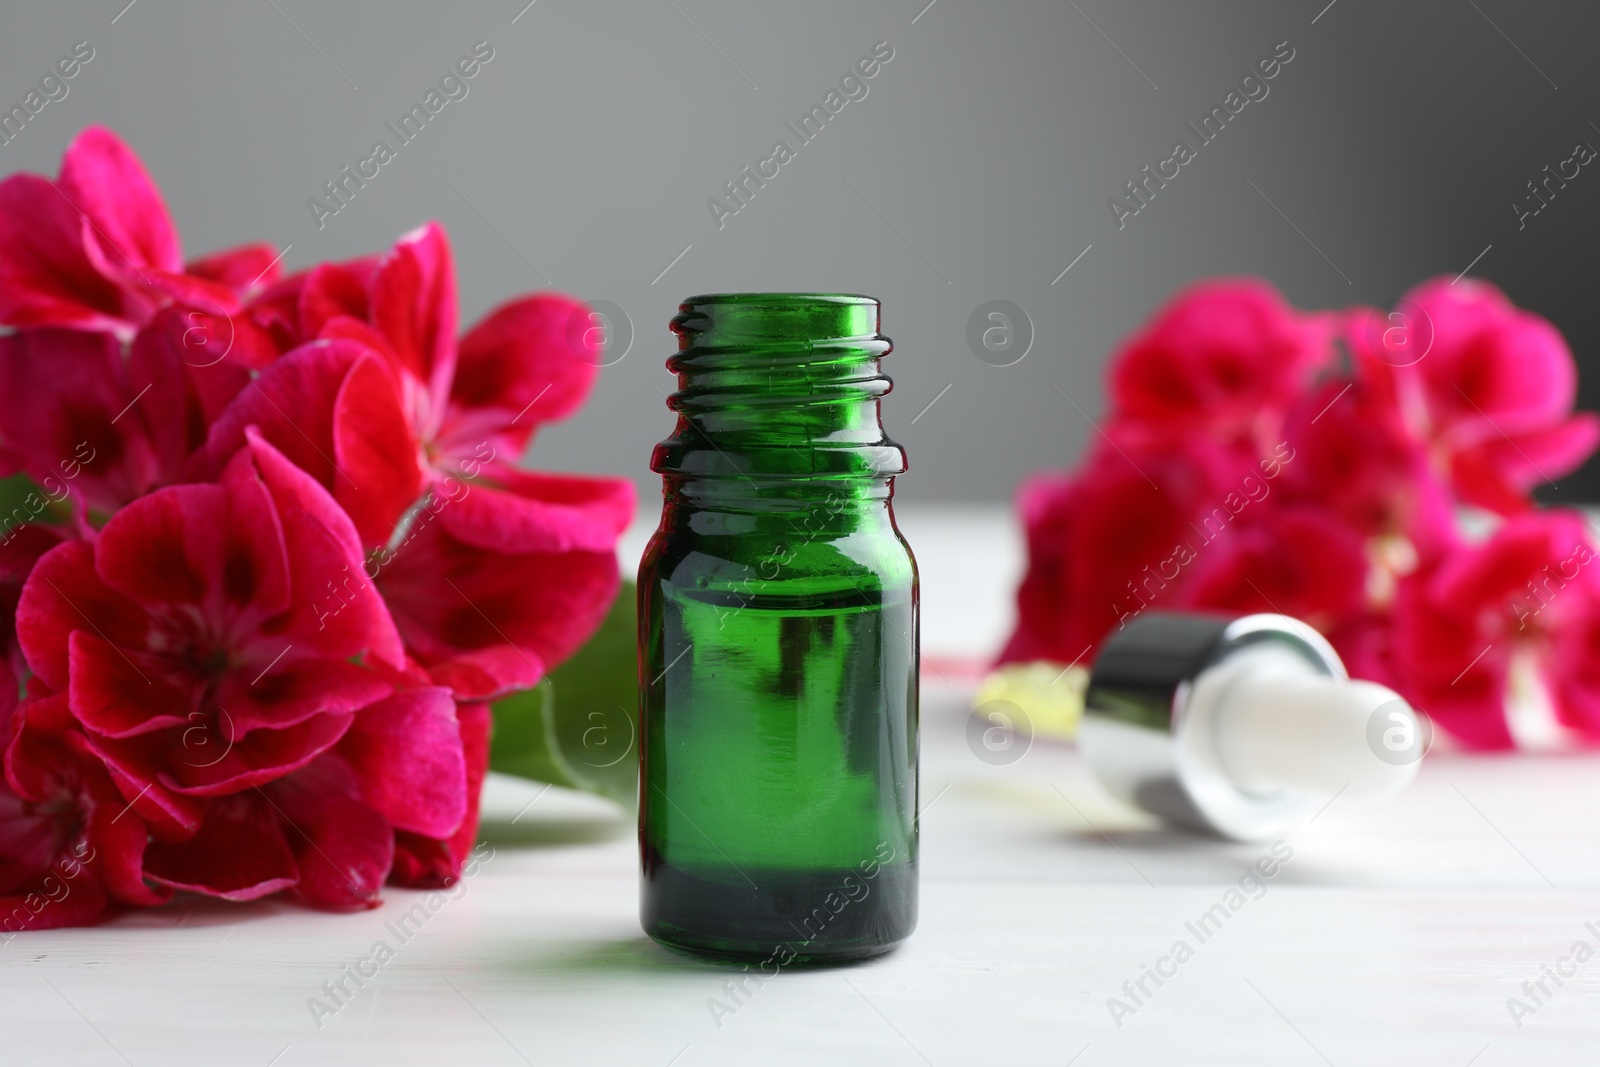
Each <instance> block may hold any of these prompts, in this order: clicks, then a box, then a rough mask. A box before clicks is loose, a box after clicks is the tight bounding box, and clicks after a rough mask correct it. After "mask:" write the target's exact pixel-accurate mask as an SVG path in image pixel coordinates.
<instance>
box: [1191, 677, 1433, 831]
mask: <svg viewBox="0 0 1600 1067" xmlns="http://www.w3.org/2000/svg"><path fill="white" fill-rule="evenodd" d="M1380 708H1383V709H1384V711H1383V713H1382V715H1381V716H1380V717H1379V719H1380V721H1379V723H1378V726H1377V727H1376V728H1374V727H1373V717H1374V713H1375V712H1377V711H1378V709H1380ZM1220 712H1221V713H1220V715H1219V717H1218V722H1217V732H1216V735H1215V739H1216V746H1217V752H1218V755H1219V756H1220V758H1221V761H1222V764H1223V766H1224V767H1225V768H1227V770H1228V773H1229V774H1230V775H1231V776H1232V777H1233V779H1234V781H1235V782H1236V783H1237V784H1238V785H1239V786H1240V787H1241V788H1243V789H1246V790H1249V791H1251V792H1260V793H1270V792H1273V791H1275V790H1278V789H1285V788H1287V789H1295V790H1300V791H1302V792H1308V793H1318V794H1322V795H1324V796H1330V797H1331V796H1333V795H1335V794H1339V795H1340V796H1342V797H1344V798H1347V799H1350V800H1357V801H1366V802H1377V801H1380V800H1385V799H1387V798H1389V797H1391V796H1393V795H1394V794H1395V793H1398V792H1399V791H1400V790H1401V789H1404V788H1405V786H1406V785H1407V784H1408V783H1409V782H1410V781H1411V779H1413V778H1414V777H1416V774H1417V765H1418V763H1420V759H1418V758H1411V759H1405V758H1401V759H1398V760H1396V759H1393V758H1385V756H1386V755H1390V754H1391V753H1393V752H1394V751H1395V750H1396V749H1401V750H1403V749H1404V748H1405V747H1406V746H1407V745H1409V744H1410V743H1411V739H1415V738H1417V737H1419V736H1420V731H1421V730H1422V728H1423V727H1422V724H1421V723H1419V722H1418V721H1417V715H1416V712H1415V711H1413V710H1412V708H1411V706H1410V705H1409V704H1407V703H1406V702H1405V700H1403V699H1402V698H1401V697H1400V695H1399V694H1397V693H1396V692H1395V691H1394V690H1392V689H1389V688H1386V687H1385V686H1381V685H1378V684H1377V683H1375V682H1346V681H1339V680H1338V679H1334V678H1318V677H1306V676H1304V675H1300V676H1298V677H1296V676H1293V675H1285V674H1276V673H1271V672H1263V673H1262V674H1261V675H1258V676H1252V677H1247V678H1243V679H1240V680H1239V681H1238V682H1237V683H1235V685H1234V686H1233V687H1232V688H1231V690H1230V692H1229V693H1228V700H1227V703H1226V704H1225V706H1223V707H1222V708H1221V709H1220ZM1385 747H1387V749H1388V750H1389V752H1383V751H1382V750H1383V749H1384V748H1385Z"/></svg>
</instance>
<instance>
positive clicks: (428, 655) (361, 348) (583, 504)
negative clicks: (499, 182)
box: [0, 128, 633, 931]
mask: <svg viewBox="0 0 1600 1067" xmlns="http://www.w3.org/2000/svg"><path fill="white" fill-rule="evenodd" d="M575 321H581V322H584V323H586V322H587V316H586V314H585V310H584V308H583V306H582V305H581V304H579V303H577V302H576V301H574V300H571V299H569V298H567V297H564V296H559V295H536V296H530V297H525V298H522V299H517V300H513V301H511V302H509V303H507V304H504V305H503V306H501V307H500V308H498V309H497V310H495V311H493V312H492V313H490V314H489V315H488V316H487V317H486V318H485V319H484V320H483V321H481V322H479V323H478V324H477V325H476V326H474V327H473V328H472V329H470V330H468V331H467V332H466V333H465V334H464V335H462V336H461V337H459V338H458V337H457V336H456V285H455V275H454V268H453V266H452V262H451V252H450V246H449V243H448V241H447V239H446V237H445V233H444V231H443V229H442V228H441V227H439V226H438V225H437V224H433V223H430V224H428V225H426V226H423V227H421V228H420V229H418V230H415V231H413V232H411V233H408V234H406V235H405V236H404V237H402V238H401V239H400V241H399V242H398V243H397V244H396V245H395V246H394V247H393V248H392V249H390V250H389V251H388V252H386V253H384V254H382V255H376V256H369V257H365V258H362V259H357V260H352V261H348V262H340V263H323V264H321V265H319V266H316V267H314V268H312V269H310V270H308V271H304V272H301V273H298V274H293V275H290V276H287V277H280V276H279V273H278V269H277V261H276V257H275V253H274V250H273V248H272V247H271V246H268V245H250V246H246V247H242V248H236V249H232V250H229V251H225V252H220V253H217V254H215V255H212V256H209V257H206V258H203V259H199V260H195V261H190V262H187V263H185V262H184V260H183V258H182V254H181V252H180V248H179V243H178V236H177V233H176V231H175V229H174V227H173V224H172V221H171V218H170V216H169V215H168V213H167V209H166V206H165V205H164V204H163V202H162V200H161V196H160V194H159V192H158V191H157V189H156V188H155V186H154V184H153V183H152V182H151V180H150V178H149V176H148V175H147V174H146V172H145V170H144V168H143V166H142V165H141V164H140V162H139V160H138V159H137V157H135V155H134V154H133V153H132V152H131V151H130V150H129V149H128V148H127V146H126V145H124V144H123V143H122V142H121V141H120V140H119V139H118V138H117V137H116V136H115V135H114V134H113V133H111V132H110V131H108V130H105V129H99V128H92V129H88V130H85V131H84V132H83V133H82V134H81V135H80V136H79V137H78V138H77V139H76V140H75V141H74V142H73V143H72V145H71V147H69V148H68V150H67V152H66V154H65V157H64V158H63V160H62V166H61V174H60V176H59V177H58V178H56V179H55V180H53V181H52V180H50V179H47V178H44V177H41V176H38V175H32V174H19V175H15V176H13V177H11V178H8V179H6V180H5V181H4V182H0V325H4V326H6V327H9V330H8V331H6V332H5V333H4V335H3V336H0V467H3V468H4V469H3V471H0V473H4V474H20V475H25V476H26V478H27V479H29V480H30V483H29V484H31V485H32V486H33V487H35V488H36V490H37V491H35V492H31V493H28V494H27V497H26V499H25V500H24V502H23V503H22V504H21V505H19V506H18V507H17V508H16V509H15V511H14V512H13V513H12V514H11V515H8V516H5V522H6V527H7V530H6V535H5V540H4V542H3V543H0V597H3V601H0V642H3V644H0V650H3V651H4V653H5V655H4V666H3V668H0V670H3V671H7V672H10V677H9V678H6V679H4V681H5V684H3V685H0V745H3V753H4V771H5V774H4V780H3V782H0V926H4V928H5V929H6V930H8V931H16V930H18V929H23V928H44V927H51V926H61V925H67V924H74V923H83V922H88V921H91V920H93V919H94V918H95V917H96V916H98V915H100V914H101V913H102V912H103V911H104V910H105V909H106V908H107V907H108V906H120V905H154V904H159V903H161V902H162V901H164V900H166V899H167V898H168V897H170V896H171V894H172V893H173V892H174V891H175V890H180V889H181V890H188V891H192V892H197V893H205V894H209V895H212V896H218V897H223V898H226V899H229V900H251V899H255V898H258V897H262V896H265V895H267V894H270V893H275V892H279V891H288V892H289V893H290V894H292V895H293V896H294V897H296V898H298V899H299V900H301V901H303V902H305V903H307V904H310V905H314V906H318V907H325V908H359V907H370V906H374V905H375V904H376V903H377V899H378V893H379V889H380V887H381V886H382V885H383V883H384V882H385V881H386V880H387V881H391V882H394V883H396V884H400V885H406V886H415V887H439V886H444V885H448V884H450V883H451V882H452V881H453V880H454V879H456V878H457V877H458V875H459V872H460V868H461V863H462V861H463V859H464V857H465V856H466V854H467V851H468V849H469V848H470V847H471V845H472V841H473V838H474V835H475V833H476V830H477V821H478V817H477V795H478V792H479V787H480V785H481V783H482V779H483V776H484V774H485V768H486V766H487V762H488V747H489V721H490V720H489V709H488V703H487V702H488V701H490V700H493V699H495V698H497V697H499V696H501V695H503V694H506V693H508V692H511V691H513V690H517V689H521V688H525V687H527V686H531V685H533V684H535V683H536V682H538V681H539V679H540V678H541V677H542V676H543V675H544V674H545V672H546V671H547V670H548V669H549V668H551V667H553V666H554V665H555V664H557V663H559V662H560V661H561V660H562V659H563V658H565V657H566V656H567V655H569V654H570V653H571V652H573V651H574V650H575V649H576V648H577V646H578V645H579V644H580V643H581V642H582V641H583V640H584V639H585V638H587V636H588V635H589V634H590V633H591V632H592V631H593V630H594V628H595V627H596V626H597V625H598V624H599V621H600V619H601V617H602V616H603V615H604V613H605V610H606V608H607V607H608V606H609V604H610V602H611V600H612V598H613V596H614V594H615V592H616V588H617V584H618V572H617V565H616V558H615V547H616V541H617V538H618V536H619V534H620V533H621V531H622V530H623V528H624V527H625V526H626V524H627V522H628V520H629V518H630V517H631V514H632V510H633V496H632V489H631V486H630V485H629V484H628V483H627V482H624V481H619V480H611V479H598V478H581V477H566V476H555V475H549V474H536V473H532V472H528V471H524V470H520V469H518V468H517V467H516V466H515V465H514V462H515V460H516V458H517V457H519V456H520V455H521V454H522V452H523V451H524V450H525V448H526V447H527V445H528V444H529V441H530V439H531V437H532V436H533V433H534V431H535V429H536V428H537V427H538V426H539V425H540V424H542V423H545V422H548V421H550V420H553V419H559V418H561V417H563V416H565V415H567V414H569V413H571V412H572V411H573V410H574V409H575V408H577V406H578V405H579V404H580V403H581V402H582V400H583V398H584V396H585V394H586V393H587V391H588V389H589V388H590V385H591V383H592V381H593V378H594V375H595V373H596V367H597V365H598V363H599V360H598V358H597V355H596V353H593V352H590V351H587V350H586V349H585V348H584V347H583V346H584V345H586V344H588V343H589V339H590V338H589V334H588V333H587V332H586V331H581V330H571V329H569V328H568V327H569V324H571V323H573V322H575Z"/></svg>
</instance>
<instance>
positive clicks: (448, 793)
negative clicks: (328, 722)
mask: <svg viewBox="0 0 1600 1067" xmlns="http://www.w3.org/2000/svg"><path fill="white" fill-rule="evenodd" d="M338 751H339V755H340V756H342V757H343V758H344V759H345V761H346V762H347V763H348V764H349V765H350V767H351V769H352V770H353V771H354V772H355V774H356V777H357V779H358V780H359V781H360V783H361V794H362V796H363V797H364V798H365V799H366V801H367V803H369V804H371V805H372V806H373V807H374V808H376V809H377V810H378V811H379V812H381V813H382V814H383V816H384V818H386V819H388V820H389V822H390V823H392V824H393V825H394V826H395V827H396V828H397V829H401V830H410V831H413V832H415V833H419V834H424V835H426V836H428V837H438V838H444V837H449V836H450V835H451V834H452V833H454V832H455V831H456V829H457V828H458V827H459V826H460V825H461V820H462V818H463V817H464V816H465V815H466V811H467V788H466V787H467V767H466V762H465V759H464V757H463V755H462V751H461V727H460V724H459V723H458V722H457V721H456V703H455V701H454V700H453V699H452V698H451V695H450V690H448V689H445V688H444V687H442V686H430V687H428V688H425V689H410V690H405V691H402V692H398V693H395V694H394V695H393V696H390V697H387V698H386V699H384V700H380V701H377V702H376V703H374V704H371V705H369V706H368V707H366V708H363V709H362V710H361V711H360V712H359V713H358V714H357V715H356V718H355V722H354V723H353V724H352V725H351V727H350V731H349V732H348V733H347V734H345V736H344V739H343V740H342V741H340V742H339V749H338Z"/></svg>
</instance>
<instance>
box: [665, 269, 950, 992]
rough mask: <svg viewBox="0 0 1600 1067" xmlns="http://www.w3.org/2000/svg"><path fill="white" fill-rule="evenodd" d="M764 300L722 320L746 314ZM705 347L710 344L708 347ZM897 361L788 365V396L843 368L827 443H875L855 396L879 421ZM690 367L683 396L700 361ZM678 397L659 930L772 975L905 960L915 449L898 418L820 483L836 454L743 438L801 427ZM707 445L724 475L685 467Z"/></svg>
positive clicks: (727, 360)
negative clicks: (885, 373)
mask: <svg viewBox="0 0 1600 1067" xmlns="http://www.w3.org/2000/svg"><path fill="white" fill-rule="evenodd" d="M702 299H704V298H702ZM714 299H729V298H714ZM747 299H755V298H747ZM767 299H769V300H770V299H773V298H772V297H768V298H767ZM788 299H795V300H799V299H805V298H799V297H794V298H788ZM851 299H855V300H860V299H862V298H851ZM700 306H701V305H700V304H699V303H698V302H690V303H688V304H686V305H685V308H686V311H687V310H688V309H691V308H698V307H700ZM749 312H750V309H749V308H746V307H738V308H735V309H733V312H731V313H730V312H728V311H721V313H720V315H718V314H717V313H716V312H713V317H720V318H721V319H722V320H723V325H724V326H727V325H730V324H729V323H728V320H729V319H738V318H739V313H743V314H744V315H748V314H749ZM871 312H872V326H873V335H874V336H875V328H876V305H875V304H873V305H872V307H871ZM849 314H851V315H853V316H854V317H855V319H857V320H858V319H859V317H860V314H861V312H860V310H859V309H855V310H852V311H850V312H849ZM681 318H682V317H680V319H681ZM740 321H742V320H740ZM835 328H836V329H837V327H835ZM680 332H682V331H680ZM703 332H711V331H709V330H707V331H703ZM704 343H705V338H704V337H703V336H701V335H696V336H695V337H693V338H691V340H690V342H689V345H688V346H686V349H687V350H688V351H691V352H693V351H694V350H695V345H697V344H699V345H704ZM755 347H757V348H758V349H759V348H760V347H761V346H760V345H759V344H758V345H756V346H755ZM777 347H778V348H779V349H781V350H783V351H788V349H787V348H784V346H783V345H778V346H777ZM869 349H870V346H869ZM882 350H883V351H886V350H887V342H886V341H885V342H883V343H882ZM878 355H881V351H876V350H869V352H868V353H867V354H866V356H865V357H862V356H860V355H856V356H853V357H851V356H846V357H841V358H838V359H833V360H831V361H830V362H829V363H827V364H826V365H823V366H820V367H812V366H810V365H809V364H807V363H805V362H804V361H801V362H799V363H791V364H785V366H784V367H783V368H782V371H781V373H780V374H779V378H780V379H782V380H783V384H780V385H779V386H778V390H777V393H778V396H779V397H780V398H781V397H792V396H794V395H795V394H794V393H793V389H794V387H795V383H796V382H798V381H811V382H812V383H813V384H817V383H819V382H820V383H821V384H824V385H826V384H827V383H829V382H836V381H839V380H840V379H841V376H843V378H845V379H848V380H849V385H850V388H851V389H853V390H854V393H853V394H852V393H850V392H848V391H847V392H845V393H844V394H842V395H843V396H844V397H845V399H841V400H839V401H838V402H827V403H824V404H815V403H811V404H808V403H807V402H806V401H805V400H800V401H799V402H798V408H799V409H800V416H801V418H802V419H803V420H805V421H808V422H809V425H808V426H807V428H806V434H807V438H806V439H807V441H808V442H810V447H812V448H816V447H817V445H818V442H822V444H821V450H822V451H824V452H826V451H828V448H829V446H828V441H829V440H830V438H831V436H832V431H833V430H834V429H836V428H837V427H838V425H839V424H840V422H841V421H842V422H844V423H848V424H851V425H852V426H854V427H855V430H853V431H850V432H852V433H859V434H860V435H862V436H863V437H864V438H865V437H871V436H872V434H871V433H870V431H867V430H864V429H862V426H863V425H864V423H863V421H862V420H861V419H860V418H859V416H860V412H859V411H843V410H839V409H842V408H850V407H854V408H861V407H866V408H868V409H870V416H871V417H870V419H869V420H866V421H870V422H871V423H872V424H873V425H874V426H875V425H876V423H877V415H876V405H877V396H879V395H881V392H882V391H884V390H886V388H887V385H886V380H883V381H885V384H884V386H883V388H882V389H876V388H867V387H865V386H863V384H862V383H863V382H864V381H866V380H867V379H868V378H871V379H872V380H874V381H877V380H882V379H881V376H878V375H876V359H877V356H878ZM775 358H777V357H775V356H774V355H773V353H772V352H771V351H766V352H764V353H763V352H761V351H758V352H756V353H754V354H751V353H747V352H743V351H731V352H719V353H718V354H717V357H716V359H715V360H714V361H713V362H714V363H716V365H717V367H718V368H726V367H727V366H729V365H738V364H740V363H741V362H747V363H749V364H751V369H752V370H753V371H758V370H759V369H760V368H766V369H767V370H769V371H770V370H771V367H770V366H769V365H770V363H771V362H773V360H774V359H775ZM690 359H691V360H692V359H693V356H692V355H691V357H690ZM675 362H680V361H675ZM779 362H782V360H779ZM858 364H859V365H860V366H857V365H858ZM868 364H870V368H868V369H870V371H871V372H872V373H871V374H870V375H863V374H862V373H861V367H862V366H866V365H868ZM677 369H679V371H680V375H682V376H683V377H684V379H685V384H686V386H687V388H685V389H684V390H683V392H680V393H679V394H678V397H679V398H683V397H684V396H685V394H686V393H689V394H692V393H693V391H694V385H695V383H696V379H695V377H694V368H690V369H689V371H688V372H687V373H686V372H685V369H684V368H683V367H682V366H680V367H679V368H677ZM700 369H701V370H704V368H703V367H702V368H700ZM758 376H759V375H758ZM702 380H703V379H702ZM767 381H768V383H769V384H770V382H771V381H772V379H771V378H770V377H769V378H768V379H767ZM757 395H770V394H769V393H768V392H766V391H763V392H762V393H760V394H752V393H751V392H749V390H748V387H747V385H740V386H737V387H734V388H732V390H731V391H728V392H725V393H724V395H722V396H721V397H718V398H717V399H716V403H714V404H712V405H711V406H712V407H714V408H717V409H718V410H726V407H727V406H728V405H729V404H730V403H732V402H733V400H732V399H731V398H736V397H752V396H757ZM806 395H807V396H810V395H814V394H809V393H808V394H806ZM692 399H693V398H692V396H691V397H690V400H692ZM674 406H675V407H678V410H679V412H680V424H679V429H678V433H677V435H676V437H675V438H674V439H672V440H669V442H666V443H665V444H664V445H663V447H662V448H661V449H658V450H657V456H656V461H657V463H656V469H658V470H662V471H663V474H664V479H665V493H664V495H665V503H664V507H663V512H662V520H661V525H660V527H659V529H658V530H657V532H656V534H655V536H654V538H652V540H651V542H650V545H649V547H648V548H647V549H646V552H645V556H644V559H643V561H642V563H641V566H640V574H639V579H640V580H639V609H640V610H639V619H640V668H641V669H640V685H641V696H642V700H641V727H640V736H641V779H640V850H641V861H642V867H643V874H644V883H643V893H642V909H641V910H642V920H643V924H644V927H645V929H646V931H647V932H648V933H649V934H650V935H651V936H652V937H655V938H656V939H657V940H659V941H662V942H664V943H666V944H668V945H671V946H673V947H676V948H681V949H685V950H688V951H693V952H699V953H704V954H711V955H718V956H725V957H730V958H737V959H745V960H749V961H752V962H757V963H760V964H762V965H764V966H765V967H766V968H769V969H770V968H771V967H775V966H782V965H784V964H786V963H789V962H792V961H820V960H843V959H851V958H858V957H864V956H870V955H875V954H877V953H879V952H883V951H886V950H887V949H889V948H892V947H893V946H894V945H895V944H897V943H898V942H899V941H901V940H903V939H904V938H905V937H906V936H907V935H909V934H910V932H911V929H912V927H913V926H914V925H915V922H916V825H915V824H916V810H917V807H916V806H917V657H918V649H917V633H918V604H917V583H916V565H915V562H914V560H913V559H912V556H911V553H910V550H909V548H908V547H907V546H906V544H905V541H904V539H903V538H902V537H901V536H900V534H899V531H898V530H897V529H896V528H895V525H894V518H893V513H892V510H891V504H890V497H891V492H892V490H891V478H892V473H894V472H897V471H898V470H899V469H903V467H901V466H899V465H898V464H899V463H903V460H900V461H891V460H889V459H888V458H887V457H889V456H890V455H891V453H892V454H893V456H895V457H898V455H899V450H898V448H897V447H896V446H893V445H892V442H888V441H887V439H886V438H884V437H883V436H882V431H881V428H879V429H878V430H877V431H876V438H877V441H878V443H877V444H875V445H873V444H866V445H864V446H863V447H865V448H867V449H868V450H869V452H868V454H866V455H862V454H861V452H860V450H859V449H858V448H857V447H856V445H855V444H850V443H847V444H845V445H844V446H843V447H842V448H841V449H839V451H838V454H835V455H832V456H824V457H823V458H822V460H821V461H820V466H821V467H822V468H823V469H824V473H822V474H821V475H820V476H819V475H818V474H816V473H815V471H816V468H817V466H818V465H819V461H818V459H817V457H816V456H815V455H814V454H813V455H812V456H810V457H809V458H808V457H805V456H803V455H802V454H801V453H800V452H799V451H798V449H797V446H791V445H788V444H780V445H778V446H776V447H777V448H778V449H779V451H771V452H769V451H764V448H766V447H767V446H766V443H765V442H763V441H761V440H760V439H759V438H760V437H761V434H760V433H756V434H755V436H754V437H751V436H749V435H744V436H741V433H740V429H741V427H743V428H745V429H749V428H751V427H755V426H757V425H762V424H764V425H766V426H767V427H768V428H770V427H771V426H772V425H774V424H777V425H788V424H786V423H785V421H784V420H783V419H777V420H762V419H760V418H758V417H752V418H750V419H748V420H745V419H741V418H740V417H738V416H735V417H734V418H732V419H731V420H726V419H725V420H722V421H721V422H720V423H714V425H713V426H711V427H710V428H707V426H706V425H705V424H704V423H702V424H700V425H699V426H698V427H697V426H696V424H695V419H694V418H692V417H691V418H685V417H684V407H692V404H690V403H688V402H685V404H684V405H683V406H679V405H678V404H675V405H674ZM791 414H792V413H791ZM686 424H687V425H686ZM719 431H720V432H719ZM847 436H848V435H847ZM674 442H677V443H678V444H679V445H682V446H683V447H681V448H677V449H674V448H673V445H674ZM705 444H711V445H712V448H713V449H715V450H717V451H713V452H712V453H711V455H712V456H713V457H714V459H713V460H707V461H706V462H710V463H712V465H713V467H715V468H718V469H717V470H716V472H715V473H685V472H684V471H682V470H681V469H679V468H681V467H683V466H690V467H692V466H694V457H695V456H697V455H702V454H703V452H704V449H703V447H702V446H703V445H705ZM872 449H876V451H871V450H872ZM718 452H720V455H719V454H718ZM797 463H800V464H805V465H809V468H810V473H807V472H805V471H799V470H796V469H794V465H795V464H797ZM724 467H725V468H726V469H721V468H724ZM735 468H737V469H738V470H740V471H743V472H744V473H743V474H732V475H731V476H730V471H732V470H733V469H735ZM885 471H888V472H889V473H885ZM769 961H770V962H769Z"/></svg>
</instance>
